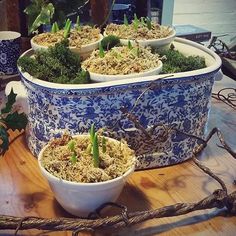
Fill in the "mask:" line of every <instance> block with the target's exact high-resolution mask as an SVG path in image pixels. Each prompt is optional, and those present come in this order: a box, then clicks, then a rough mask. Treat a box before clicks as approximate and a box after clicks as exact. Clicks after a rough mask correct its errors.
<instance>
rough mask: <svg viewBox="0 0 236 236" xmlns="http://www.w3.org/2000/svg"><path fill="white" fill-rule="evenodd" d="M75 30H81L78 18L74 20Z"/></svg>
mask: <svg viewBox="0 0 236 236" xmlns="http://www.w3.org/2000/svg"><path fill="white" fill-rule="evenodd" d="M75 29H76V30H78V31H80V30H81V26H80V19H79V16H77V18H76V23H75Z"/></svg>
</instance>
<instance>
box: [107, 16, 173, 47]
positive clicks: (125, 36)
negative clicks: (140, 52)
mask: <svg viewBox="0 0 236 236" xmlns="http://www.w3.org/2000/svg"><path fill="white" fill-rule="evenodd" d="M175 34H176V32H175V30H174V29H173V28H172V27H169V26H163V25H159V24H157V23H155V22H152V21H151V20H150V19H149V18H148V17H147V18H143V17H141V18H140V19H138V18H137V16H136V14H135V15H134V20H133V21H132V23H131V24H129V23H128V20H127V17H126V15H124V24H121V25H118V24H113V23H111V24H109V25H107V27H106V28H105V31H104V35H105V36H107V35H115V36H118V37H119V38H120V40H121V43H122V44H124V45H127V44H128V42H129V41H131V43H132V44H136V43H138V44H139V45H142V46H151V47H164V46H168V45H170V43H171V42H172V41H173V40H174V38H175Z"/></svg>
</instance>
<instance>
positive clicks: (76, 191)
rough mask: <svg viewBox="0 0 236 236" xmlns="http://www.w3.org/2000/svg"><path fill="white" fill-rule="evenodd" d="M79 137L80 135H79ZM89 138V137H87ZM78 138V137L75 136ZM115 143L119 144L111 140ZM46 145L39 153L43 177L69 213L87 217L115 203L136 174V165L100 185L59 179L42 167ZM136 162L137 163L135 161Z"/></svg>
mask: <svg viewBox="0 0 236 236" xmlns="http://www.w3.org/2000/svg"><path fill="white" fill-rule="evenodd" d="M77 136H78V135H77ZM85 136H87V135H85ZM74 137H76V135H75V136H74ZM109 139H110V140H113V141H114V142H119V141H117V140H115V139H111V138H109ZM47 147H48V145H46V146H45V147H44V148H43V149H42V150H41V151H40V153H39V156H38V163H39V167H40V170H41V172H42V174H43V176H44V177H45V178H46V179H47V180H48V183H49V185H50V187H51V189H52V191H53V193H54V195H55V198H56V199H57V201H58V202H59V203H60V205H61V206H62V207H63V208H64V209H65V210H66V211H68V212H69V213H71V214H73V215H76V216H81V217H87V216H88V214H89V213H90V212H93V211H94V210H95V209H96V208H98V207H99V206H100V205H102V204H103V203H106V202H114V201H116V200H117V198H118V197H119V195H120V193H121V191H122V189H123V187H124V184H125V182H126V180H127V179H128V177H129V176H130V175H131V174H132V173H133V172H134V166H135V163H134V165H133V166H132V167H131V168H130V169H129V170H128V171H127V172H126V173H124V174H123V175H122V176H120V177H117V178H115V179H112V180H108V181H104V182H99V183H78V182H70V181H66V180H62V179H59V178H57V177H55V176H53V175H52V174H50V173H49V172H48V171H47V170H45V168H44V167H43V166H42V163H41V159H42V156H43V152H44V150H45V149H46V148H47ZM134 162H135V161H134Z"/></svg>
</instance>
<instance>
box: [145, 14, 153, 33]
mask: <svg viewBox="0 0 236 236" xmlns="http://www.w3.org/2000/svg"><path fill="white" fill-rule="evenodd" d="M146 23H147V28H148V29H149V30H151V29H152V22H151V19H149V18H148V17H147V18H146Z"/></svg>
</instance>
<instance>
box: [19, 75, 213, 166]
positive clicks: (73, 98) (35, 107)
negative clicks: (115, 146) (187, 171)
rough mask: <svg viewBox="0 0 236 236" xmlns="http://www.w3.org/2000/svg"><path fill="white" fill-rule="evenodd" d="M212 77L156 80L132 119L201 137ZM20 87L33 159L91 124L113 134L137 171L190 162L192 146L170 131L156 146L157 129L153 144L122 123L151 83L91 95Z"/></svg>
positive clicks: (89, 91) (100, 89)
mask: <svg viewBox="0 0 236 236" xmlns="http://www.w3.org/2000/svg"><path fill="white" fill-rule="evenodd" d="M215 73H216V72H215V71H214V72H212V73H208V74H204V75H199V76H190V77H185V78H179V79H176V78H175V79H171V78H169V79H159V80H156V81H155V82H152V85H153V86H152V87H151V88H150V89H149V90H147V91H146V92H145V93H144V94H143V96H142V97H141V98H140V100H139V102H138V103H137V105H136V107H135V109H134V110H133V114H134V115H135V116H136V117H138V118H139V119H140V123H141V124H142V125H143V126H144V127H145V128H147V129H148V128H150V127H152V126H154V125H156V124H163V125H165V126H166V127H175V128H177V129H179V130H181V131H184V132H186V133H189V134H193V135H197V136H199V137H204V133H205V128H206V123H207V119H208V112H209V108H210V99H209V98H210V95H211V89H212V85H213V82H214V74H215ZM23 81H24V83H25V85H26V87H27V89H28V102H29V107H30V111H29V116H28V119H29V127H28V144H29V147H30V149H31V151H32V152H33V153H34V154H35V155H37V154H38V153H39V151H40V149H41V148H42V146H43V145H44V144H45V143H46V142H48V141H49V140H50V139H51V138H52V137H57V136H58V135H60V134H61V133H63V132H64V129H67V130H69V131H70V132H71V133H72V134H76V133H85V132H87V131H88V129H89V127H90V125H91V124H92V123H95V124H96V127H98V128H101V127H106V128H112V127H114V125H115V124H117V121H118V120H120V121H119V126H115V127H114V128H113V131H114V133H113V138H118V139H119V138H124V139H126V141H127V142H128V144H129V145H130V146H131V148H133V149H134V150H135V152H136V155H137V156H138V160H139V162H140V165H139V168H151V167H157V166H166V165H171V164H176V163H179V162H182V161H184V160H186V159H188V158H190V157H191V156H192V149H193V147H194V146H195V145H196V140H195V139H193V138H189V137H187V136H186V135H184V134H182V133H181V132H177V131H172V132H171V133H170V134H169V136H168V138H167V139H166V140H165V141H164V142H156V141H157V139H158V137H159V135H160V132H163V131H162V130H161V129H162V126H157V127H156V129H155V130H154V132H153V140H152V141H153V144H151V145H150V143H147V142H145V137H143V135H142V133H140V131H139V130H137V129H136V128H135V127H134V124H133V123H132V122H131V121H129V120H128V119H127V118H126V117H124V115H123V113H122V112H121V110H120V108H121V107H125V108H126V109H127V110H129V111H130V110H131V109H132V107H133V105H134V104H135V101H136V100H137V98H138V97H139V96H140V95H141V94H142V93H143V91H144V90H145V89H147V87H148V86H150V83H147V82H140V83H130V84H126V85H117V86H107V87H98V88H93V89H69V90H63V89H51V88H45V87H42V86H40V85H35V84H32V82H29V81H26V80H25V79H24V78H23Z"/></svg>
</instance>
